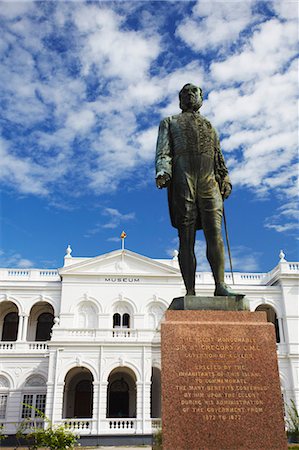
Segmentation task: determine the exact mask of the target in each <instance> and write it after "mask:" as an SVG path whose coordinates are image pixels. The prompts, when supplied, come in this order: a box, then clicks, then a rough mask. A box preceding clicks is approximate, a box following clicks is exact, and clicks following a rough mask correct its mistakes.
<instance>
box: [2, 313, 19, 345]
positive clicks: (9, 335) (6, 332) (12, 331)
mask: <svg viewBox="0 0 299 450" xmlns="http://www.w3.org/2000/svg"><path fill="white" fill-rule="evenodd" d="M18 325H19V316H18V313H16V312H10V313H8V314H6V316H5V317H4V321H3V329H2V341H16V340H17V336H18Z"/></svg>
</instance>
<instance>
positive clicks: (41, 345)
mask: <svg viewBox="0 0 299 450" xmlns="http://www.w3.org/2000/svg"><path fill="white" fill-rule="evenodd" d="M48 349H49V346H48V344H46V343H45V342H30V343H29V350H48Z"/></svg>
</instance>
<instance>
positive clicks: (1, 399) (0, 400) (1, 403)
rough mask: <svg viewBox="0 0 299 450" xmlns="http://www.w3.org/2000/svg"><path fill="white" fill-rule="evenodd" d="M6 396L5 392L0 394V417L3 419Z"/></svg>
mask: <svg viewBox="0 0 299 450" xmlns="http://www.w3.org/2000/svg"><path fill="white" fill-rule="evenodd" d="M7 397H8V395H7V394H0V419H5V414H6V405H7Z"/></svg>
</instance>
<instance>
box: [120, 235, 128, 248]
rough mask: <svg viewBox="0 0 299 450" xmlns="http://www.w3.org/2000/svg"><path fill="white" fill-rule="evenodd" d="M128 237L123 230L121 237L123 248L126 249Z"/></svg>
mask: <svg viewBox="0 0 299 450" xmlns="http://www.w3.org/2000/svg"><path fill="white" fill-rule="evenodd" d="M126 237H127V234H126V233H125V232H124V231H123V232H122V233H121V235H120V238H121V249H122V250H124V249H125V239H126Z"/></svg>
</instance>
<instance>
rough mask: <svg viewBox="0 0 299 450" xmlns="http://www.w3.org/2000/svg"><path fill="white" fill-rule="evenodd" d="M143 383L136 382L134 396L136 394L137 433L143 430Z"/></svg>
mask: <svg viewBox="0 0 299 450" xmlns="http://www.w3.org/2000/svg"><path fill="white" fill-rule="evenodd" d="M142 394H143V383H142V382H141V381H137V382H136V396H137V399H136V400H137V402H136V403H137V408H136V418H137V429H136V433H137V434H142V432H143V430H142V428H143V417H142V413H143V395H142Z"/></svg>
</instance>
